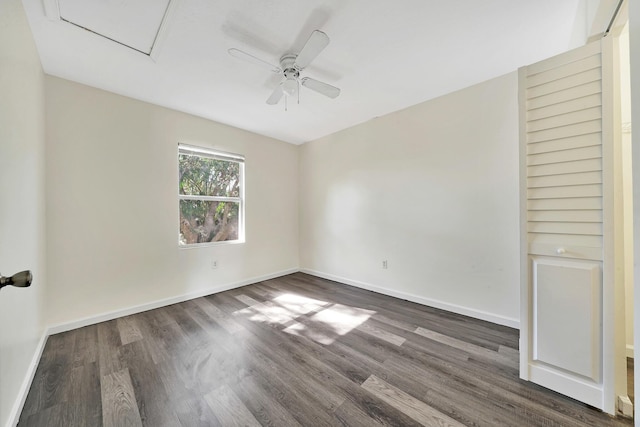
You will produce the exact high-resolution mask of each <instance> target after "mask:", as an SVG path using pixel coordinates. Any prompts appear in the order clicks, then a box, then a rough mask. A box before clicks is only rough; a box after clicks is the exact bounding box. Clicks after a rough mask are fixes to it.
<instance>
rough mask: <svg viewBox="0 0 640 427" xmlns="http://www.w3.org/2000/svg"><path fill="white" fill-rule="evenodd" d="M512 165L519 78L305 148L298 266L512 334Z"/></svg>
mask: <svg viewBox="0 0 640 427" xmlns="http://www.w3.org/2000/svg"><path fill="white" fill-rule="evenodd" d="M518 165H519V163H518V104H517V74H516V73H515V72H514V73H511V74H508V75H505V76H502V77H499V78H497V79H494V80H491V81H488V82H484V83H481V84H479V85H476V86H473V87H470V88H467V89H464V90H461V91H459V92H455V93H452V94H449V95H445V96H443V97H441V98H438V99H435V100H432V101H428V102H425V103H423V104H419V105H416V106H414V107H411V108H408V109H406V110H403V111H400V112H397V113H393V114H390V115H387V116H384V117H380V118H378V119H374V120H372V121H370V122H367V123H364V124H362V125H359V126H356V127H353V128H350V129H347V130H344V131H341V132H338V133H336V134H334V135H331V136H328V137H325V138H322V139H320V140H318V141H314V142H311V143H307V144H305V145H303V146H302V147H301V148H300V183H301V184H300V185H301V193H300V239H301V240H300V241H301V246H300V250H301V267H302V268H304V269H307V270H310V271H314V272H316V273H319V274H321V275H324V276H326V277H333V278H336V279H347V281H349V282H350V283H353V284H356V285H359V286H364V287H369V288H375V289H377V290H381V291H383V292H386V293H389V294H392V295H396V296H401V297H409V299H413V300H415V301H420V302H424V303H427V304H431V305H435V306H439V307H443V308H446V309H449V310H452V311H457V312H461V313H465V314H470V315H475V316H477V317H480V318H485V319H489V320H492V321H496V322H498V323H504V324H509V325H517V323H518V319H519V285H518V284H519V255H518V254H519V223H518V219H519V198H518V191H519V187H518ZM383 260H387V261H388V269H386V270H385V269H382V261H383Z"/></svg>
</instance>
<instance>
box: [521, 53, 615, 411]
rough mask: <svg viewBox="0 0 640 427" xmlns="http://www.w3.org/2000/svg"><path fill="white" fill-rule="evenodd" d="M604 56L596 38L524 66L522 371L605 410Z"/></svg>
mask: <svg viewBox="0 0 640 427" xmlns="http://www.w3.org/2000/svg"><path fill="white" fill-rule="evenodd" d="M601 63H602V59H601V52H600V43H594V44H591V45H587V46H585V47H583V48H579V49H576V50H573V51H571V52H568V53H566V54H562V55H558V56H556V57H554V58H551V59H549V60H546V61H542V62H540V63H537V64H534V65H530V66H528V67H525V68H523V69H521V70H520V106H521V115H520V117H521V136H520V139H521V176H522V178H523V181H524V184H525V185H524V186H525V188H523V194H522V209H523V217H522V218H523V219H522V221H523V222H522V236H523V246H522V251H523V268H526V274H525V275H524V276H523V295H525V298H526V299H525V301H526V303H525V304H524V305H523V315H522V317H521V319H522V325H521V326H522V329H521V336H522V337H523V341H524V347H523V351H521V371H520V372H521V376H522V378H524V379H528V380H530V381H534V382H536V383H538V384H541V385H544V386H546V387H549V388H552V389H554V390H556V391H559V392H561V393H564V394H567V395H569V396H572V397H574V398H576V399H579V400H581V401H583V402H586V403H588V404H590V405H593V406H596V407H600V408H602V407H603V394H602V390H603V385H602V372H603V366H602V360H603V353H602V348H603V347H602V332H601V330H600V329H599V328H600V324H601V319H602V305H601V300H600V295H601V290H602V265H603V247H604V240H603V237H604V227H603V209H604V205H603V166H604V164H603V144H602V141H603V132H602V131H603V120H602V118H603V97H602V74H603V69H602V64H601ZM569 320H570V321H569ZM574 349H577V350H579V351H580V352H581V353H582V354H581V355H580V358H578V359H577V358H576V355H575V354H574V352H573V350H574Z"/></svg>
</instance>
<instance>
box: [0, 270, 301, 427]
mask: <svg viewBox="0 0 640 427" xmlns="http://www.w3.org/2000/svg"><path fill="white" fill-rule="evenodd" d="M298 271H300V270H299V269H297V268H291V269H288V270H282V271H278V272H275V273H271V274H265V275H264V276H257V277H251V278H249V279H245V280H240V281H238V282H233V283H227V284H224V285H221V286H216V287H213V288H208V289H203V290H200V291H197V292H191V293H188V294H184V295H178V296H175V297H171V298H165V299H162V300H157V301H152V302H149V303H145V304H140V305H136V306H132V307H127V308H123V309H119V310H114V311H110V312H106V313H101V314H97V315H95V316H89V317H85V318H82V319H78V320H74V321H71V322H65V323H59V324H56V325H51V326H48V327H46V328H45V331H44V333H43V335H42V338H40V342H39V343H38V347H37V348H36V351H35V353H34V354H33V358H32V360H31V363H30V364H29V369H28V371H27V375H26V376H25V379H24V381H23V383H22V386H21V387H20V392H19V394H18V398H17V399H16V401H15V403H14V405H13V408H12V410H11V414H9V421H8V422H7V425H6V427H15V426H16V425H17V424H18V421H19V420H20V414H21V413H22V408H23V406H24V402H25V401H26V400H27V394H28V393H29V389H30V388H31V383H32V381H33V377H34V376H35V373H36V369H37V367H38V363H39V362H40V357H41V356H42V352H43V350H44V346H45V343H46V342H47V338H49V335H54V334H58V333H60V332H66V331H71V330H73V329H78V328H82V327H84V326H89V325H94V324H96V323H100V322H105V321H107V320H112V319H117V318H118V317H122V316H128V315H130V314H136V313H141V312H143V311H147V310H153V309H154V308H160V307H165V306H167V305H171V304H176V303H179V302H184V301H188V300H192V299H195V298H200V297H203V296H206V295H211V294H216V293H219V292H224V291H228V290H230V289H236V288H240V287H242V286H246V285H250V284H252V283H257V282H262V281H263V280H269V279H275V278H276V277H281V276H286V275H287V274H292V273H296V272H298Z"/></svg>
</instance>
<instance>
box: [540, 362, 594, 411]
mask: <svg viewBox="0 0 640 427" xmlns="http://www.w3.org/2000/svg"><path fill="white" fill-rule="evenodd" d="M529 375H530V381H531V382H534V383H536V384H540V385H542V386H543V387H546V388H549V389H551V390H554V391H557V392H558V393H561V394H564V395H565V396H569V397H572V398H574V399H577V400H579V401H581V402H584V403H586V404H588V405H591V406H594V407H596V408H602V407H603V406H604V405H605V402H604V393H603V390H602V389H601V388H600V386H599V385H598V384H596V383H592V382H591V381H588V380H580V379H578V378H577V377H576V376H575V375H564V374H563V373H561V372H559V371H558V370H557V369H549V368H548V367H546V366H545V365H543V364H539V363H529Z"/></svg>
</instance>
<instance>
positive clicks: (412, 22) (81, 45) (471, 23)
mask: <svg viewBox="0 0 640 427" xmlns="http://www.w3.org/2000/svg"><path fill="white" fill-rule="evenodd" d="M89 2H91V3H89ZM23 3H24V6H25V9H26V11H27V15H28V18H29V21H30V24H31V27H32V30H33V33H34V37H35V40H36V44H37V47H38V51H39V53H40V57H41V61H42V65H43V68H44V71H45V72H46V73H48V74H51V75H54V76H58V77H62V78H65V79H69V80H73V81H77V82H80V83H83V84H87V85H90V86H94V87H97V88H101V89H105V90H108V91H111V92H115V93H118V94H122V95H126V96H130V97H132V98H136V99H140V100H143V101H147V102H151V103H154V104H158V105H162V106H165V107H169V108H173V109H176V110H180V111H184V112H187V113H191V114H195V115H197V116H201V117H205V118H208V119H211V120H215V121H218V122H221V123H226V124H229V125H232V126H236V127H239V128H242V129H247V130H249V131H253V132H256V133H259V134H263V135H267V136H270V137H273V138H277V139H280V140H283V141H287V142H291V143H296V144H297V143H303V142H307V141H311V140H314V139H317V138H320V137H322V136H325V135H328V134H331V133H333V132H337V131H339V130H341V129H345V128H347V127H350V126H353V125H355V124H358V123H361V122H364V121H367V120H370V119H372V118H374V117H377V116H381V115H384V114H387V113H390V112H393V111H396V110H399V109H403V108H406V107H409V106H411V105H414V104H417V103H420V102H423V101H426V100H428V99H432V98H434V97H437V96H440V95H443V94H446V93H449V92H452V91H455V90H458V89H461V88H464V87H467V86H470V85H473V84H475V83H479V82H481V81H484V80H487V79H490V78H493V77H497V76H499V75H502V74H506V73H508V72H511V71H514V70H516V69H517V68H518V67H520V66H522V65H526V64H530V63H532V62H535V61H538V60H541V59H544V58H547V57H550V56H553V55H555V54H557V53H560V52H563V51H566V50H568V49H570V48H572V47H575V46H577V45H579V44H582V43H583V42H584V41H585V36H586V34H587V28H589V27H590V24H588V23H587V21H588V16H591V15H593V12H592V11H591V12H590V11H589V10H588V8H589V7H592V8H593V4H594V1H593V0H589V1H587V2H585V1H584V0H440V1H433V0H398V1H391V0H324V1H321V0H304V1H300V0H172V3H173V4H172V7H171V8H170V10H172V13H170V14H169V15H168V20H167V22H165V25H166V28H165V30H166V31H161V34H160V37H158V39H157V40H156V41H155V43H156V45H155V47H154V50H153V52H152V55H151V57H150V56H147V55H144V54H142V53H140V52H136V51H134V50H132V49H130V48H127V47H125V46H123V45H121V44H118V43H114V42H113V41H110V40H108V39H106V38H104V37H100V36H98V35H96V34H95V33H92V32H89V31H85V30H83V29H82V28H80V27H78V26H75V25H72V24H70V23H68V22H64V21H62V20H52V19H48V18H47V16H45V6H46V7H47V8H49V10H51V6H52V5H53V6H57V5H58V4H59V8H60V11H61V14H63V16H64V14H66V15H69V16H71V15H73V17H74V19H76V17H77V19H78V20H84V21H83V22H89V24H87V25H83V24H81V26H85V27H87V26H88V27H89V28H91V29H92V30H94V31H96V32H102V33H103V34H107V35H108V36H109V37H111V38H118V37H123V38H126V39H127V40H132V42H131V43H139V44H140V45H141V46H142V47H145V46H146V47H147V48H148V47H149V46H148V45H149V43H150V42H151V43H153V40H154V39H155V38H156V33H157V30H158V25H159V21H158V17H159V15H158V8H157V7H155V8H154V7H152V5H153V4H155V5H157V4H164V5H166V4H167V1H166V0H163V1H160V0H59V3H58V0H23ZM88 4H94V5H95V9H92V8H91V7H89V8H87V5H88ZM588 4H589V5H591V6H587V5H588ZM162 8H164V6H162ZM119 13H122V15H118V14H119ZM160 13H163V12H162V10H161V11H160ZM92 26H95V28H93V27H92ZM314 29H320V30H322V31H324V32H325V33H327V34H328V35H329V37H330V38H331V43H330V44H329V46H328V47H327V48H326V49H325V50H324V51H323V52H322V53H320V55H319V56H318V57H317V58H316V60H315V61H314V62H313V63H312V65H311V66H309V67H308V68H307V69H306V70H304V72H303V73H302V74H303V75H304V76H309V77H313V78H316V79H318V80H322V81H325V82H327V83H329V84H331V85H334V86H338V87H340V88H341V89H342V93H341V95H340V96H339V97H338V98H337V99H329V98H326V97H324V96H322V95H319V94H317V93H315V92H312V91H310V90H308V89H306V88H303V89H302V92H301V100H300V104H299V105H297V104H295V103H291V102H290V103H289V108H288V111H286V112H285V111H284V105H283V103H282V102H281V103H280V104H279V105H276V106H270V105H267V104H266V103H265V100H266V99H267V97H268V96H269V95H270V94H271V92H272V90H273V88H274V87H275V86H276V85H277V84H278V82H279V78H278V77H277V76H275V75H272V74H270V73H269V70H266V69H263V68H260V67H257V66H255V65H253V64H250V63H246V62H242V61H240V60H238V59H237V58H233V57H231V56H230V55H229V54H228V53H227V50H228V49H229V48H232V47H235V48H239V49H242V50H244V51H247V52H249V53H251V54H253V55H255V56H258V57H260V58H263V59H265V60H266V61H268V62H272V63H275V64H277V63H278V60H279V58H280V57H281V56H282V55H283V54H284V53H287V52H294V53H297V52H298V51H299V50H300V49H301V47H302V46H303V45H304V42H305V41H306V40H307V38H308V37H309V35H310V33H311V32H312V31H313V30H314ZM142 50H144V49H142Z"/></svg>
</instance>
